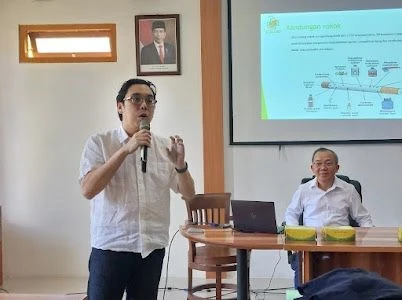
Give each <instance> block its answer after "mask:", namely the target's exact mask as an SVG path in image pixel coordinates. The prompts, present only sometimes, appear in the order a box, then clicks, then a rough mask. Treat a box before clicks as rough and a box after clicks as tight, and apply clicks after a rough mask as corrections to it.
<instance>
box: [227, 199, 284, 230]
mask: <svg viewBox="0 0 402 300" xmlns="http://www.w3.org/2000/svg"><path fill="white" fill-rule="evenodd" d="M231 204H232V215H233V225H234V226H233V227H234V229H235V230H238V231H243V232H261V233H277V232H278V229H277V227H276V216H275V204H274V202H265V201H249V200H231Z"/></svg>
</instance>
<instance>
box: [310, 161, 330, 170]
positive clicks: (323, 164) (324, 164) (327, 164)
mask: <svg viewBox="0 0 402 300" xmlns="http://www.w3.org/2000/svg"><path fill="white" fill-rule="evenodd" d="M313 165H314V167H316V168H323V167H327V168H331V167H333V166H335V162H333V161H324V162H322V161H314V162H313Z"/></svg>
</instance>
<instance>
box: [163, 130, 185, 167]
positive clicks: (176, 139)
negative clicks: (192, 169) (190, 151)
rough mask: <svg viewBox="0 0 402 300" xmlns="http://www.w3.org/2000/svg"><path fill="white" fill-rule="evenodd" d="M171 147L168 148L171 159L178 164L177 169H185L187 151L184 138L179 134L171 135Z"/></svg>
mask: <svg viewBox="0 0 402 300" xmlns="http://www.w3.org/2000/svg"><path fill="white" fill-rule="evenodd" d="M170 141H171V144H170V149H169V148H167V152H168V157H169V160H170V161H171V162H172V163H173V164H174V165H175V166H176V168H177V169H183V168H184V167H185V166H186V162H185V161H184V157H185V151H184V144H183V139H182V138H181V137H180V136H178V135H175V136H171V137H170Z"/></svg>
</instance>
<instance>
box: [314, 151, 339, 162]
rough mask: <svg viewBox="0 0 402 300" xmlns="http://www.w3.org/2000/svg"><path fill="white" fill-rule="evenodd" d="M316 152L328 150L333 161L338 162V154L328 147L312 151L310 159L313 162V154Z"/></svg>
mask: <svg viewBox="0 0 402 300" xmlns="http://www.w3.org/2000/svg"><path fill="white" fill-rule="evenodd" d="M318 152H329V153H331V154H332V156H333V157H334V160H335V163H336V164H338V155H337V154H336V153H335V151H333V150H331V149H328V148H324V147H321V148H318V149H317V150H315V151H314V153H313V156H312V157H311V161H312V162H314V156H315V155H316V154H317V153H318Z"/></svg>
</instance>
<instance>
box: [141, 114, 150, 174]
mask: <svg viewBox="0 0 402 300" xmlns="http://www.w3.org/2000/svg"><path fill="white" fill-rule="evenodd" d="M142 129H147V130H150V129H151V127H150V125H149V122H148V120H145V119H142V120H141V122H140V130H142ZM147 155H148V147H147V146H142V147H141V170H142V172H143V173H145V172H146V171H147Z"/></svg>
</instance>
